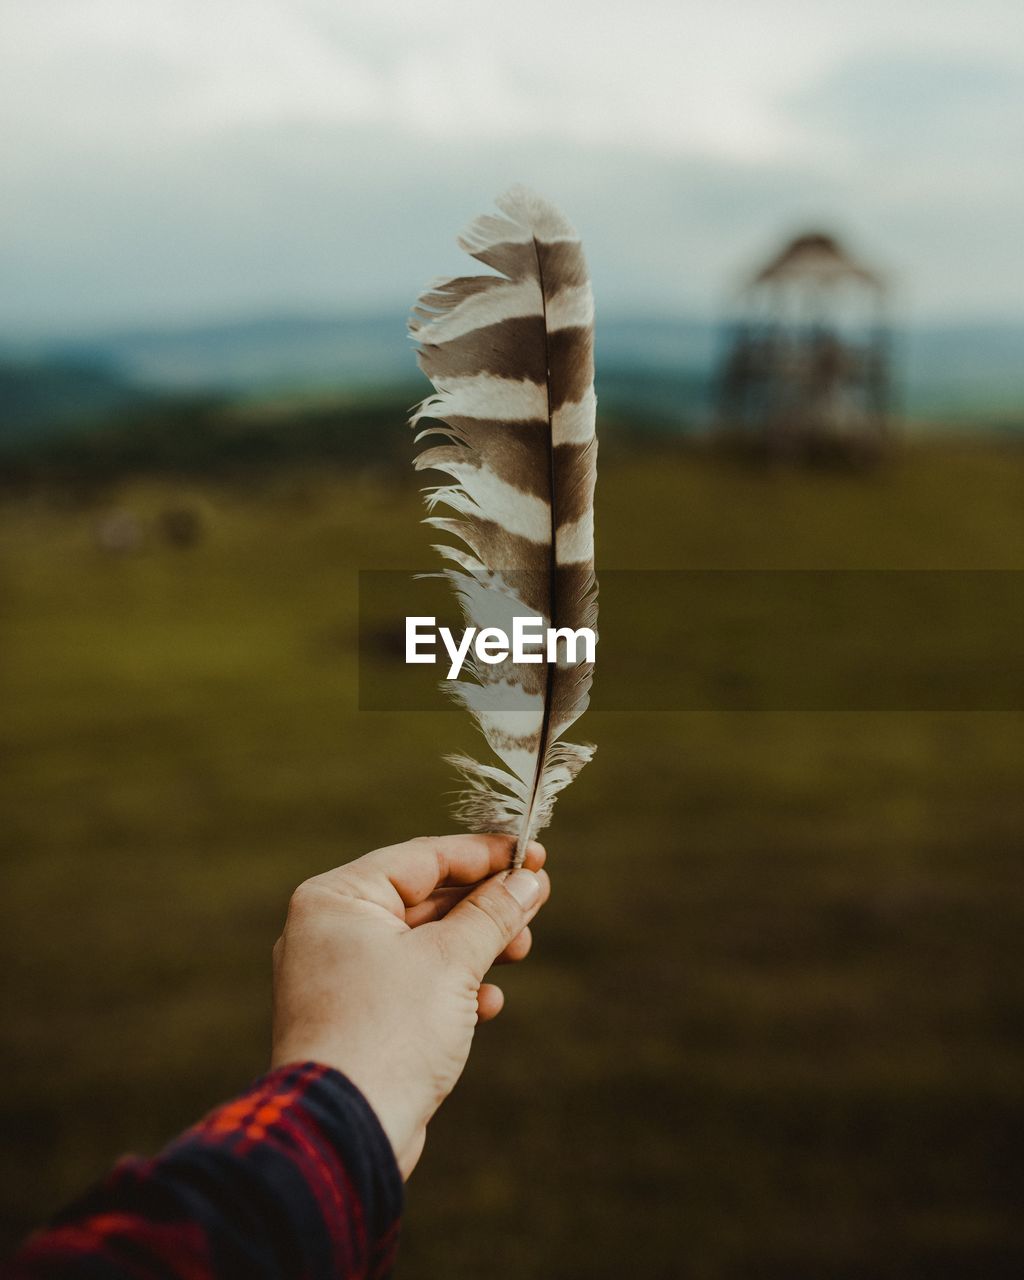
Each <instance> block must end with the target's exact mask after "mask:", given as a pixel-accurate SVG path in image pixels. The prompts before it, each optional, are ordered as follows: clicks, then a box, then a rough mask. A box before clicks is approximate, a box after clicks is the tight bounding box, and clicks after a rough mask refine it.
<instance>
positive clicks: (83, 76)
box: [0, 0, 1024, 330]
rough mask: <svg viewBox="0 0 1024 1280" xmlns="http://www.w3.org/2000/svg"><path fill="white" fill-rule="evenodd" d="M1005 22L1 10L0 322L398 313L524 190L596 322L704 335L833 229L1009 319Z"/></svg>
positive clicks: (469, 8) (457, 9) (822, 12)
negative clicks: (680, 327)
mask: <svg viewBox="0 0 1024 1280" xmlns="http://www.w3.org/2000/svg"><path fill="white" fill-rule="evenodd" d="M1014 4H1015V0H976V3H975V4H973V5H971V6H967V5H965V4H962V3H957V2H956V0H931V2H930V3H928V4H926V3H924V0H905V2H904V3H903V4H901V5H899V6H893V5H892V4H891V3H890V2H889V0H886V2H885V3H883V0H861V3H859V4H858V5H857V6H849V5H847V4H843V5H840V4H836V3H833V2H832V0H779V2H778V3H776V4H773V5H771V6H766V5H764V4H763V0H757V2H756V3H755V0H731V3H729V4H725V5H721V4H720V5H714V6H713V5H711V4H710V3H707V4H705V5H702V6H700V7H699V8H695V7H693V6H680V5H679V4H678V3H676V0H646V2H645V3H644V4H642V5H636V4H633V5H625V4H621V3H611V2H610V0H562V3H558V2H557V0H519V3H517V4H516V5H515V6H493V7H487V8H484V7H482V6H480V5H479V4H475V3H474V4H470V3H467V2H466V0H435V2H434V3H432V4H431V5H430V6H429V8H427V7H426V6H424V5H422V3H419V2H417V3H412V2H411V0H389V2H387V3H385V2H383V0H377V3H374V4H369V3H361V2H359V0H351V2H350V3H347V4H346V5H344V6H339V5H337V4H336V2H335V0H218V3H217V4H215V5H210V4H209V3H208V0H47V3H46V4H40V3H39V0H7V6H6V11H5V23H6V26H7V29H8V31H9V32H10V33H13V35H14V37H15V38H13V39H10V38H9V39H8V40H7V41H5V43H4V45H3V46H2V48H0V109H3V111H4V114H5V117H6V118H7V119H8V120H11V121H12V122H13V124H12V126H11V127H9V128H8V129H7V130H6V131H5V132H4V134H3V135H2V136H0V164H2V165H3V168H4V173H5V185H6V191H5V201H6V208H5V235H4V241H3V243H2V245H0V272H2V273H3V276H4V287H3V289H2V290H0V324H2V325H3V326H4V327H5V328H7V329H8V330H9V329H11V328H12V327H19V326H20V327H47V328H53V327H60V326H61V325H67V324H99V323H108V322H113V321H117V320H122V319H123V320H126V321H128V320H132V319H148V320H157V319H162V318H163V317H165V316H172V315H173V316H179V317H182V318H187V317H191V316H198V315H206V316H209V315H216V314H230V313H237V312H240V311H245V310H251V309H253V308H281V307H294V308H306V307H314V308H324V309H335V308H339V307H364V306H368V305H373V304H374V303H375V302H376V303H379V304H380V305H381V306H395V305H402V304H404V303H405V302H406V301H407V299H408V298H409V297H410V296H412V295H413V294H414V293H415V291H416V290H417V289H418V288H419V287H420V285H421V284H422V283H423V276H424V275H425V274H426V275H430V274H434V273H435V272H437V271H442V270H445V269H446V268H449V267H450V268H452V269H459V267H460V266H461V264H460V262H459V255H458V253H457V251H456V250H455V249H454V247H453V246H452V236H453V231H454V229H455V228H456V227H458V226H459V225H460V224H461V223H462V222H464V221H466V220H468V218H469V217H470V216H471V215H472V214H474V213H475V212H478V211H479V210H480V209H481V208H484V207H486V206H487V205H488V204H489V202H490V200H491V198H492V196H493V195H494V194H495V193H496V192H497V191H498V190H500V189H502V188H503V187H504V186H506V185H508V184H509V183H510V182H512V181H515V180H525V181H528V182H532V183H533V184H534V185H537V186H539V187H541V188H542V189H544V190H546V191H548V192H550V194H551V195H552V196H553V197H555V198H556V199H559V200H561V201H563V202H564V203H565V205H566V206H567V207H568V208H569V209H570V211H571V213H572V216H573V218H574V220H575V221H576V222H577V223H578V224H579V225H580V227H581V229H583V230H584V231H585V232H586V234H587V237H588V243H589V246H590V253H591V257H592V259H593V262H594V271H595V276H596V278H597V283H598V286H599V290H600V294H601V301H602V305H605V306H611V307H626V306H629V307H633V308H648V309H662V310H675V311H686V310H703V311H707V312H714V311H715V310H717V309H718V308H719V307H720V306H721V305H722V301H723V299H724V297H725V296H726V295H727V292H728V288H729V285H730V283H731V282H732V281H734V280H735V279H736V278H737V276H738V275H739V274H740V273H741V272H742V271H743V270H744V269H746V268H747V267H748V266H750V265H751V264H753V263H754V262H755V261H756V260H757V258H758V257H760V256H761V255H762V254H766V253H767V252H769V251H770V250H771V249H772V248H774V247H775V243H776V241H777V240H778V238H779V237H781V236H783V235H785V234H786V233H787V232H789V231H791V230H795V229H800V228H801V227H802V226H804V225H807V224H813V223H823V224H825V225H826V226H832V227H835V228H836V229H837V230H839V231H840V232H846V233H847V234H848V235H849V236H851V237H852V239H853V240H854V242H855V244H858V245H859V246H860V247H861V248H862V249H863V250H864V251H865V252H866V254H867V256H868V257H869V258H874V259H875V260H879V261H880V262H881V263H882V264H883V265H886V264H889V265H892V266H894V267H896V268H898V269H899V268H902V269H903V275H904V278H905V279H906V281H907V290H906V293H907V296H910V297H912V298H913V299H914V301H915V302H916V305H917V307H918V309H919V310H921V311H925V312H928V311H930V312H933V313H939V312H942V311H947V312H948V311H956V310H964V309H969V310H974V311H978V312H986V311H989V312H993V313H1000V312H1003V313H1005V312H1007V311H1012V312H1016V313H1017V314H1019V312H1020V309H1021V298H1022V297H1024V265H1018V262H1019V259H1020V255H1019V253H1018V252H1017V247H1016V241H1017V236H1018V227H1019V225H1020V220H1021V214H1022V212H1024V175H1022V174H1021V173H1020V172H1019V171H1018V170H1017V168H1016V167H1015V166H1013V165H1012V164H1009V163H1008V162H1007V161H1008V157H1009V156H1010V155H1011V154H1013V153H1014V152H1013V149H1014V148H1015V149H1016V153H1017V154H1019V149H1020V147H1019V144H1020V131H1021V127H1022V126H1021V121H1022V120H1024V112H1022V111H1021V106H1022V105H1024V104H1022V103H1021V93H1020V74H1019V73H1020V70H1021V66H1020V64H1021V62H1022V61H1024V55H1022V53H1021V52H1020V51H1018V50H1015V49H1014V48H1013V47H1012V46H1011V44H1010V42H1009V41H1008V40H1007V39H1006V37H1005V32H1006V31H1007V30H1008V29H1009V27H1008V24H1009V23H1010V22H1011V20H1012V19H1013V17H1014V13H1015V8H1014ZM908 50H909V51H910V52H908Z"/></svg>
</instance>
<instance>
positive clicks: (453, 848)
mask: <svg viewBox="0 0 1024 1280" xmlns="http://www.w3.org/2000/svg"><path fill="white" fill-rule="evenodd" d="M515 843H516V841H515V837H514V836H506V835H452V836H420V837H419V838H418V839H416V840H408V841H406V842H405V844H395V845H389V846H388V847H387V848H384V849H375V850H374V851H373V852H372V853H368V854H366V855H364V856H363V857H362V858H357V859H356V860H355V862H349V863H347V864H346V865H345V866H343V867H338V868H337V869H336V870H335V871H328V872H327V873H326V874H325V875H324V876H322V877H318V878H319V879H321V880H322V881H323V883H324V884H325V885H327V886H328V887H331V886H334V887H337V888H338V889H340V890H342V891H344V892H348V893H351V892H353V890H355V891H356V892H357V893H359V894H360V895H361V896H363V897H366V898H367V899H368V900H369V901H371V902H377V903H380V905H382V906H386V907H387V908H388V910H390V911H393V912H395V914H399V913H400V912H401V913H402V914H403V916H404V914H405V911H406V910H407V909H408V908H410V907H414V906H418V905H419V904H420V903H423V902H425V901H426V900H427V899H428V898H429V897H430V895H431V894H432V893H433V892H434V890H435V889H437V888H438V886H439V885H474V884H476V883H477V882H478V881H481V880H484V879H485V878H486V877H488V876H493V875H495V874H496V873H497V872H499V871H503V870H505V869H506V868H507V867H508V865H509V863H510V862H511V861H512V855H513V853H514V851H515ZM546 856H547V855H546V853H545V851H544V848H543V846H542V845H540V844H537V843H536V842H532V843H531V844H530V845H529V846H527V855H526V865H527V866H528V867H530V868H531V869H533V870H539V869H540V867H541V866H543V864H544V859H545V857H546ZM427 918H428V919H429V918H430V916H429V914H428V916H427ZM434 918H436V916H435V917H434Z"/></svg>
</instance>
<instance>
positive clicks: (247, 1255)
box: [4, 1062, 402, 1280]
mask: <svg viewBox="0 0 1024 1280" xmlns="http://www.w3.org/2000/svg"><path fill="white" fill-rule="evenodd" d="M401 1209H402V1179H401V1175H400V1174H399V1172H398V1166H397V1165H396V1163H395V1157H394V1153H393V1152H392V1150H391V1144H390V1143H389V1142H388V1139H387V1137H386V1136H385V1134H384V1131H383V1129H382V1128H381V1127H380V1124H379V1123H378V1120H377V1117H376V1116H375V1115H374V1113H373V1112H372V1111H371V1109H370V1106H369V1104H368V1103H367V1102H366V1100H365V1099H364V1098H363V1095H362V1094H361V1093H360V1092H359V1091H358V1089H356V1087H355V1086H354V1085H353V1084H351V1082H350V1081H349V1080H347V1079H346V1078H345V1077H344V1076H343V1075H340V1074H339V1073H338V1072H337V1071H332V1070H330V1069H329V1068H327V1067H321V1066H317V1065H316V1064H315V1063H311V1062H307V1063H304V1064H303V1065H301V1066H291V1067H282V1068H281V1069H280V1070H278V1071H274V1072H272V1073H271V1074H270V1075H267V1076H264V1077H263V1078H262V1079H261V1080H258V1081H257V1082H256V1084H255V1085H253V1087H252V1088H251V1089H250V1090H249V1092H248V1093H245V1094H243V1095H242V1096H241V1097H239V1098H236V1099H235V1100H234V1101H233V1102H229V1103H227V1104H226V1105H225V1106H223V1107H220V1108H218V1110H216V1111H214V1112H212V1113H211V1114H210V1115H208V1116H207V1117H206V1119H205V1120H202V1121H200V1123H199V1124H197V1125H196V1126H195V1128H193V1129H189V1130H188V1131H187V1132H186V1133H184V1134H183V1135H182V1136H181V1137H180V1138H178V1139H176V1140H175V1141H174V1142H172V1143H171V1145H170V1146H169V1147H167V1148H166V1150H164V1151H163V1152H161V1154H160V1155H158V1156H157V1157H156V1158H155V1159H153V1160H140V1159H136V1158H128V1159H125V1160H122V1161H121V1162H120V1163H119V1164H118V1165H117V1166H116V1167H115V1168H114V1170H113V1172H112V1173H111V1174H110V1176H109V1177H108V1178H107V1180H106V1181H105V1182H103V1183H102V1184H101V1185H100V1186H99V1187H97V1188H96V1189H95V1190H93V1191H91V1192H90V1193H89V1194H88V1195H86V1196H85V1197H84V1198H83V1199H81V1200H79V1201H78V1202H77V1203H76V1204H74V1205H72V1206H71V1207H70V1208H68V1209H66V1210H65V1211H64V1212H63V1213H61V1214H60V1215H59V1216H58V1217H57V1218H55V1219H54V1221H53V1222H52V1223H51V1224H50V1226H49V1227H47V1228H46V1229H45V1230H43V1231H41V1232H39V1233H37V1234H36V1235H34V1236H32V1237H30V1239H29V1240H28V1241H27V1242H26V1243H25V1244H24V1245H23V1246H22V1249H21V1251H20V1252H19V1253H18V1254H17V1255H16V1256H15V1258H14V1259H13V1261H12V1262H11V1263H10V1264H9V1265H10V1268H11V1269H10V1271H9V1272H8V1271H6V1270H5V1271H4V1275H5V1276H9V1277H10V1280H65V1278H66V1280H286V1278H287V1280H292V1278H293V1277H294V1280H379V1278H382V1277H384V1276H387V1275H389V1274H390V1271H391V1267H392V1263H393V1261H394V1253H395V1246H396V1243H397V1238H398V1222H399V1216H400V1214H401Z"/></svg>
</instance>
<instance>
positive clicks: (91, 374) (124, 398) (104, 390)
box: [0, 357, 150, 450]
mask: <svg viewBox="0 0 1024 1280" xmlns="http://www.w3.org/2000/svg"><path fill="white" fill-rule="evenodd" d="M149 398H150V397H149V394H148V393H147V392H146V391H144V390H142V389H141V388H140V387H137V386H135V385H133V384H132V383H131V382H129V381H127V380H126V379H125V378H124V377H123V376H122V375H121V374H119V373H117V372H116V371H115V370H114V369H112V368H111V367H109V366H108V364H107V363H106V362H105V361H98V360H96V359H94V358H91V357H81V358H79V359H70V358H64V357H51V358H49V359H44V358H39V359H33V360H25V359H22V360H17V359H7V360H4V359H0V448H3V449H5V450H10V449H11V448H17V447H19V445H22V444H24V443H28V442H31V441H34V440H35V439H37V438H38V437H40V436H41V435H44V434H45V435H57V434H61V433H63V432H66V431H71V430H75V429H80V428H82V427H85V426H90V425H92V424H93V423H99V422H103V421H106V420H108V419H109V418H111V417H112V416H116V415H119V414H122V413H126V412H129V411H131V410H133V409H136V408H138V407H139V406H140V405H141V404H143V403H144V402H145V401H147V400H148V399H149Z"/></svg>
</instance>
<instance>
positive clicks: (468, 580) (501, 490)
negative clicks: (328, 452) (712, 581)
mask: <svg viewBox="0 0 1024 1280" xmlns="http://www.w3.org/2000/svg"><path fill="white" fill-rule="evenodd" d="M496 203H497V205H498V208H499V209H500V210H501V213H502V215H503V216H500V217H499V216H496V215H491V214H488V215H484V216H483V217H480V218H477V219H476V221H475V222H474V223H473V224H472V225H471V226H470V227H469V229H468V230H467V231H466V232H465V233H464V234H463V236H461V237H460V239H459V245H460V247H462V248H463V249H465V250H466V252H467V253H469V254H471V255H472V256H473V257H474V258H476V259H477V261H479V262H481V263H483V264H484V265H485V266H487V267H490V268H492V270H493V271H494V272H496V273H497V274H492V275H479V276H464V277H458V278H455V279H450V280H441V281H438V282H436V283H435V284H433V285H432V286H431V287H430V288H429V289H428V290H427V291H426V292H425V293H424V294H423V295H422V296H421V297H420V298H419V300H418V301H417V303H416V306H415V307H414V309H413V313H412V316H411V319H410V322H409V328H410V332H411V334H412V336H413V338H414V339H415V341H416V342H417V344H418V351H417V355H418V359H419V364H420V368H421V369H423V371H424V372H425V373H426V374H427V376H428V377H429V378H430V380H431V382H432V383H433V384H434V394H433V395H431V396H428V397H427V399H426V400H424V401H423V403H422V404H421V405H420V406H419V407H418V408H417V410H416V411H415V413H414V415H413V418H412V423H413V426H414V427H417V428H418V431H417V435H416V440H417V443H421V442H424V441H426V442H428V443H427V444H426V446H425V447H423V448H422V449H421V451H420V453H419V454H418V456H417V458H416V462H415V466H416V469H417V470H436V471H440V472H442V473H445V474H446V475H447V476H448V478H449V480H450V483H448V484H443V485H439V486H436V487H435V488H433V489H430V490H428V491H427V494H428V497H427V503H428V510H429V512H430V515H429V516H428V519H427V520H426V523H427V524H428V525H430V526H432V527H433V528H435V529H438V530H440V531H442V532H443V533H446V534H448V535H450V536H452V537H454V538H456V539H458V541H459V542H460V543H461V544H462V545H461V546H453V545H451V544H442V545H440V546H438V548H437V549H438V550H439V551H440V552H441V554H442V555H443V556H444V557H445V559H446V562H447V567H446V569H445V570H444V574H445V576H446V577H447V578H448V579H449V581H450V582H451V584H452V586H453V588H454V589H455V592H456V595H457V597H458V599H459V602H460V605H461V607H462V611H463V615H464V617H465V620H466V623H467V625H472V626H477V627H484V626H501V627H502V629H503V630H506V631H511V619H512V618H513V617H514V616H517V615H518V616H522V617H540V618H541V619H543V623H544V625H545V626H546V627H569V628H572V629H573V630H576V629H578V628H580V627H591V628H594V627H595V624H596V621H597V580H596V577H595V574H594V485H595V481H596V478H597V438H596V435H595V429H594V428H595V416H596V405H597V402H596V398H595V396H594V303H593V295H592V293H591V288H590V277H589V274H588V271H587V265H586V261H585V259H584V256H583V249H582V245H581V244H580V240H579V237H578V236H577V234H576V232H575V231H574V230H573V229H572V227H571V226H570V224H569V223H568V222H567V221H566V220H565V218H564V217H563V216H562V215H561V214H560V213H559V212H558V210H557V209H555V208H554V207H553V206H552V205H550V204H549V203H548V202H547V201H545V200H543V199H541V198H540V197H539V196H537V195H535V194H534V193H533V192H531V191H528V190H526V189H525V188H522V187H517V188H513V189H512V190H511V191H509V192H507V193H506V194H505V195H504V196H502V197H500V198H499V199H498V200H497V202H496ZM428 420H429V421H428ZM424 423H426V425H421V424H424ZM438 508H447V513H446V514H438V515H435V514H434V512H435V511H436V510H437V509H438ZM467 665H468V668H469V671H470V679H468V680H458V681H448V682H446V687H447V689H448V692H449V693H450V694H451V695H452V697H454V698H455V700H456V701H457V702H459V703H460V704H461V705H463V706H464V707H466V709H467V710H468V711H469V712H470V713H471V714H472V715H473V716H474V718H475V719H476V721H477V723H478V724H479V726H480V729H481V730H482V732H483V735H484V737H485V738H486V740H487V742H488V744H489V745H490V747H491V749H492V750H493V751H494V753H495V755H496V756H497V757H498V759H499V760H500V761H501V765H500V766H498V765H488V764H481V763H479V762H478V761H476V760H472V759H470V758H468V757H466V756H458V757H451V759H452V761H453V763H454V764H455V765H456V767H457V768H458V770H459V773H460V774H461V776H462V778H463V781H464V783H465V790H464V791H462V792H461V794H460V796H459V800H458V804H457V806H456V814H457V816H458V817H459V818H461V819H462V820H463V821H465V822H466V823H467V824H468V825H469V826H470V827H472V828H473V829H475V830H486V831H504V832H508V833H509V834H512V835H515V836H516V837H517V846H516V855H515V859H514V865H519V864H520V863H521V862H522V859H523V856H524V853H525V848H526V844H527V843H528V841H529V840H531V839H532V838H533V837H534V836H535V835H536V833H537V832H538V831H539V830H540V829H541V828H542V827H544V826H546V825H547V823H548V822H549V821H550V819H551V811H552V808H553V805H554V801H555V797H556V796H557V794H558V792H559V791H561V790H562V789H563V788H564V787H566V786H567V785H568V784H569V783H570V782H572V780H573V779H574V778H575V777H576V775H577V773H578V772H579V771H580V769H582V767H583V766H584V765H585V764H586V763H587V762H588V761H589V760H590V758H591V757H592V755H593V753H594V748H593V747H592V746H578V745H574V744H572V743H567V742H565V741H564V740H563V734H564V733H565V732H566V730H567V729H569V728H570V726H571V725H572V724H574V723H575V721H576V720H577V719H579V717H580V716H581V715H582V714H583V712H584V711H585V710H586V707H587V703H588V701H589V695H590V685H591V681H592V678H593V667H592V664H590V663H585V662H581V663H578V664H572V665H570V664H568V663H567V662H565V661H560V662H559V663H557V664H548V663H546V662H544V663H540V664H536V665H534V664H522V663H519V664H514V663H512V662H511V661H509V662H505V663H500V664H497V665H490V664H481V663H477V662H475V661H473V660H471V661H470V663H468V664H467Z"/></svg>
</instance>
